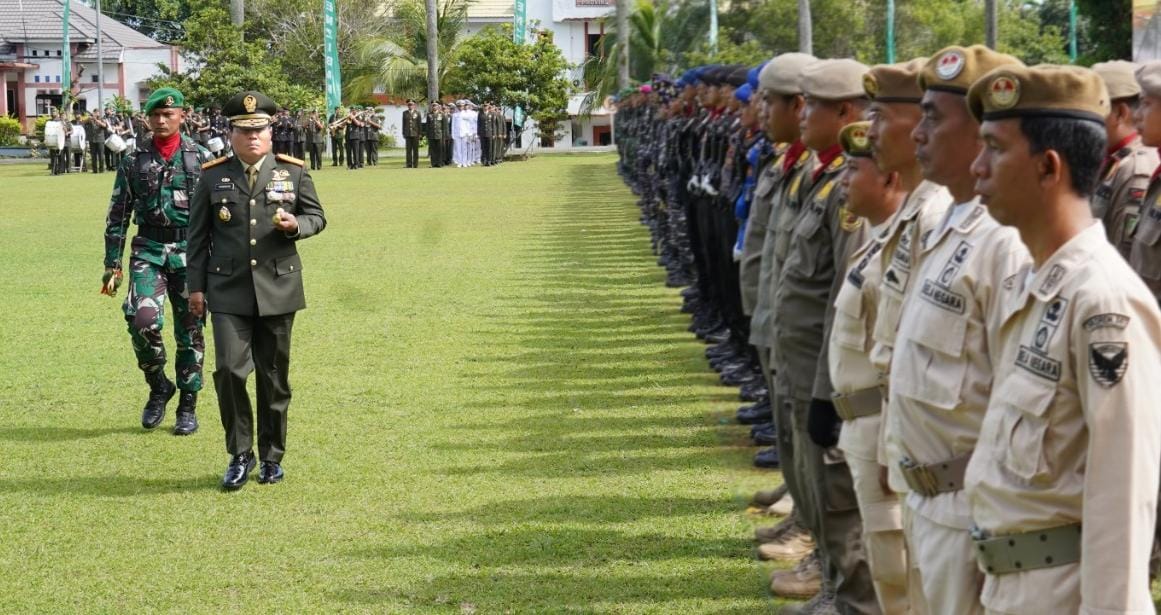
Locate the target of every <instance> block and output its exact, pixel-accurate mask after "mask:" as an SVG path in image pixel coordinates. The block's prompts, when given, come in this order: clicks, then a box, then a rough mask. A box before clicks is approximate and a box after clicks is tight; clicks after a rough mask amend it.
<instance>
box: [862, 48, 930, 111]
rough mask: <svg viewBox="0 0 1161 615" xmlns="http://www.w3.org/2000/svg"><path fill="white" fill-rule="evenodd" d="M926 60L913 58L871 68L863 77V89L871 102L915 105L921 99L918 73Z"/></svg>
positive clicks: (921, 92) (921, 91)
mask: <svg viewBox="0 0 1161 615" xmlns="http://www.w3.org/2000/svg"><path fill="white" fill-rule="evenodd" d="M926 63H927V58H915V59H914V60H909V61H907V62H901V63H899V64H879V65H876V66H872V67H871V70H870V71H869V72H867V74H866V76H865V77H863V89H864V90H865V91H866V92H867V96H869V97H870V98H871V100H874V101H877V102H884V103H915V104H919V101H920V100H921V99H922V98H923V90H922V89H920V87H919V81H918V78H919V71H921V70H923V66H924V64H926Z"/></svg>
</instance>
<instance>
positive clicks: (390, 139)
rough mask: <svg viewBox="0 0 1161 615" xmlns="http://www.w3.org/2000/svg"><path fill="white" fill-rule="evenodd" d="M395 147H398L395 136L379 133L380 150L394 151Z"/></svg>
mask: <svg viewBox="0 0 1161 615" xmlns="http://www.w3.org/2000/svg"><path fill="white" fill-rule="evenodd" d="M395 147H398V145H397V144H396V143H395V135H389V134H387V133H384V132H381V133H379V149H393V148H395Z"/></svg>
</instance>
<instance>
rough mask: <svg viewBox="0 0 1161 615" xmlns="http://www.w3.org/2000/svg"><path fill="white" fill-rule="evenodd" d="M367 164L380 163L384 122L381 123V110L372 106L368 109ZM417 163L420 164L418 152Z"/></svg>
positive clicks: (374, 164) (375, 164)
mask: <svg viewBox="0 0 1161 615" xmlns="http://www.w3.org/2000/svg"><path fill="white" fill-rule="evenodd" d="M366 122H367V132H368V134H367V136H366V141H365V143H366V145H367V164H369V165H371V166H377V165H378V164H379V128H381V127H382V124H380V123H379V111H378V110H376V109H374V108H371V109H367V119H366ZM416 164H418V153H417V155H416Z"/></svg>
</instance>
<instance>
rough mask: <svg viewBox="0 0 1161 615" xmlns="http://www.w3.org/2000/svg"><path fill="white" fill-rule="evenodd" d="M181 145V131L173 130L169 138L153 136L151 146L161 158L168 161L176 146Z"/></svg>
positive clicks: (171, 157)
mask: <svg viewBox="0 0 1161 615" xmlns="http://www.w3.org/2000/svg"><path fill="white" fill-rule="evenodd" d="M180 145H181V133H180V132H175V133H173V134H172V135H170V136H169V138H162V137H158V136H157V135H154V136H153V148H154V149H156V150H157V153H158V154H161V158H162V160H165V161H166V162H169V161H170V160H172V159H173V153H174V152H176V151H177V148H178V146H180Z"/></svg>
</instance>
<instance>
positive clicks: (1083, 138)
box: [1020, 117, 1108, 198]
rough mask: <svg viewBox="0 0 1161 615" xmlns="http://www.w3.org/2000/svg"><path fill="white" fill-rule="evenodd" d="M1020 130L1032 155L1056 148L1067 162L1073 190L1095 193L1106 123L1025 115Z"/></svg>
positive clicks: (1103, 156) (1090, 194) (1103, 151)
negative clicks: (1104, 124)
mask: <svg viewBox="0 0 1161 615" xmlns="http://www.w3.org/2000/svg"><path fill="white" fill-rule="evenodd" d="M1020 131H1021V132H1023V133H1024V137H1025V138H1027V139H1028V148H1029V150H1030V151H1031V152H1032V153H1033V154H1042V153H1044V152H1046V151H1048V150H1053V151H1055V152H1056V153H1057V154H1060V157H1061V158H1063V159H1064V161H1065V162H1067V163H1068V170H1069V179H1070V180H1071V181H1072V190H1073V192H1075V193H1077V194H1078V195H1080V196H1082V197H1084V198H1089V197H1091V196H1092V195H1093V193H1094V192H1096V188H1097V184H1098V183H1099V181H1100V170H1101V164H1102V163H1103V162H1104V158H1105V149H1106V148H1107V147H1108V135H1107V134H1106V133H1105V127H1104V126H1102V125H1101V124H1098V123H1096V122H1090V121H1088V120H1077V119H1071V118H1060V117H1024V118H1021V120H1020Z"/></svg>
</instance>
